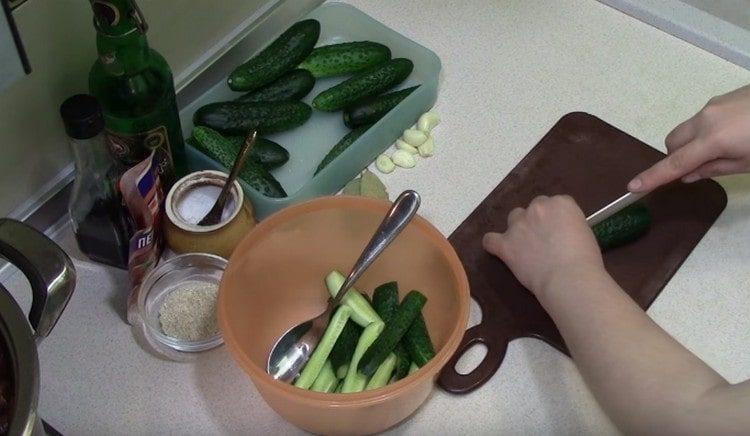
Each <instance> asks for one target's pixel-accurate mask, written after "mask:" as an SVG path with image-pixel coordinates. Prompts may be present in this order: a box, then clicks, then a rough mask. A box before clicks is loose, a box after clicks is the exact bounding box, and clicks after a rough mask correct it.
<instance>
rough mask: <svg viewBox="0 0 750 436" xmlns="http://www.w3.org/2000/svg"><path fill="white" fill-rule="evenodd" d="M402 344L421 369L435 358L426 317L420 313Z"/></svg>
mask: <svg viewBox="0 0 750 436" xmlns="http://www.w3.org/2000/svg"><path fill="white" fill-rule="evenodd" d="M401 342H402V343H403V344H404V347H405V348H406V351H407V352H408V353H409V357H410V358H411V360H412V362H414V363H416V364H417V365H418V366H419V367H422V366H424V365H425V364H426V363H427V362H429V361H430V359H432V358H433V357H435V347H434V346H433V345H432V340H431V339H430V334H429V332H428V331H427V325H426V324H425V322H424V317H423V316H422V314H421V313H420V314H419V316H417V317H416V319H414V322H413V323H412V324H411V326H409V330H407V331H406V334H405V335H404V337H403V339H401Z"/></svg>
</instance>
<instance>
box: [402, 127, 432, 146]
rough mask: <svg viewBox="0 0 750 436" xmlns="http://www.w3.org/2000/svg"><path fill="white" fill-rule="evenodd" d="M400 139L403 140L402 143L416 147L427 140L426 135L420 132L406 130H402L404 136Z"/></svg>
mask: <svg viewBox="0 0 750 436" xmlns="http://www.w3.org/2000/svg"><path fill="white" fill-rule="evenodd" d="M401 139H403V140H404V142H406V143H407V144H409V145H412V146H414V147H418V146H420V145H422V143H423V142H425V141H426V140H427V135H426V134H425V133H424V132H422V131H420V130H416V129H406V130H404V134H403V136H401Z"/></svg>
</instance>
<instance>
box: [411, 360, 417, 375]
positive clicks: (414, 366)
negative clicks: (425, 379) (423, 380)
mask: <svg viewBox="0 0 750 436" xmlns="http://www.w3.org/2000/svg"><path fill="white" fill-rule="evenodd" d="M417 371H419V366H418V365H417V364H416V363H414V362H412V363H411V365H409V375H412V374H414V373H415V372H417Z"/></svg>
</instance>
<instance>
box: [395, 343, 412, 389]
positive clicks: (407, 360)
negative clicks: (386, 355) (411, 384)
mask: <svg viewBox="0 0 750 436" xmlns="http://www.w3.org/2000/svg"><path fill="white" fill-rule="evenodd" d="M393 354H395V355H396V358H397V360H396V369H395V370H394V371H393V376H394V377H395V378H396V380H401V379H402V378H404V377H406V376H407V374H409V365H410V364H411V357H409V353H408V352H407V351H406V347H405V346H404V339H403V338H402V339H401V342H399V343H398V344H396V348H395V349H394V350H393Z"/></svg>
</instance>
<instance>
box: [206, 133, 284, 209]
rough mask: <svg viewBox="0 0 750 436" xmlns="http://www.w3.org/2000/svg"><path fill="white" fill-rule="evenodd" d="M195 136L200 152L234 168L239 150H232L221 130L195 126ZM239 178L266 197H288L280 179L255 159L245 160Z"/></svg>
mask: <svg viewBox="0 0 750 436" xmlns="http://www.w3.org/2000/svg"><path fill="white" fill-rule="evenodd" d="M193 138H194V139H195V145H196V148H197V149H198V150H199V151H200V152H202V153H203V154H205V155H206V156H208V157H209V158H211V159H213V160H215V161H216V162H218V163H219V164H221V165H223V166H224V167H225V168H232V165H234V160H235V158H236V157H237V152H236V151H234V152H233V151H232V145H231V144H229V142H228V141H227V140H226V138H224V137H223V136H221V134H219V132H217V131H215V130H213V129H210V128H208V127H201V126H196V127H194V128H193ZM239 178H240V179H241V180H243V181H245V182H246V183H247V184H248V185H250V186H251V187H252V188H253V189H255V190H257V191H258V192H260V193H261V194H263V195H265V196H266V197H271V198H282V197H286V192H285V191H284V188H283V187H282V186H281V184H280V183H279V181H278V180H276V178H274V176H273V175H272V174H271V173H269V172H268V170H266V169H265V168H264V167H263V166H262V165H260V164H259V163H257V162H256V161H254V160H248V161H246V162H245V166H244V167H243V168H242V170H240V174H239Z"/></svg>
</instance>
